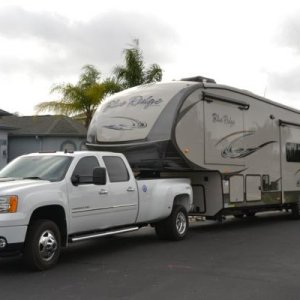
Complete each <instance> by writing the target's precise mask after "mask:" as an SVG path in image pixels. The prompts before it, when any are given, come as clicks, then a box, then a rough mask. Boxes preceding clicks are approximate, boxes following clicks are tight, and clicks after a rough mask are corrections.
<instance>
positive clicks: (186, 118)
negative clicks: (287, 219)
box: [87, 76, 300, 219]
mask: <svg viewBox="0 0 300 300" xmlns="http://www.w3.org/2000/svg"><path fill="white" fill-rule="evenodd" d="M87 145H88V148H89V149H90V150H101V151H114V152H122V153H124V154H125V155H126V157H127V159H128V160H129V163H130V164H131V166H132V168H133V169H134V170H135V171H136V173H137V174H138V176H140V177H150V178H151V176H153V177H189V178H190V179H191V180H192V186H193V194H194V202H193V207H192V210H191V211H190V214H191V215H197V216H200V217H203V218H206V219H222V218H223V217H224V216H226V215H234V216H236V217H244V216H253V215H255V213H257V212H261V211H267V210H291V211H292V213H293V214H294V215H295V216H299V214H300V211H299V209H300V112H299V111H297V110H295V109H293V108H290V107H287V106H284V105H281V104H278V103H276V102H273V101H270V100H268V99H265V98H263V97H260V96H257V95H255V94H253V93H251V92H248V91H245V90H240V89H236V88H233V87H229V86H225V85H220V84H216V82H215V81H214V80H212V79H209V78H205V77H201V76H198V77H193V78H185V79H182V80H181V81H173V82H169V83H151V84H147V85H142V86H138V87H135V88H131V89H128V90H125V91H122V92H120V93H117V94H114V95H113V96H111V97H109V98H107V99H106V100H105V101H104V102H103V103H102V105H101V106H100V107H99V109H98V110H97V112H96V113H95V115H94V118H93V120H92V122H91V124H90V127H89V130H88V136H87Z"/></svg>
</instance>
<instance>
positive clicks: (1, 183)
mask: <svg viewBox="0 0 300 300" xmlns="http://www.w3.org/2000/svg"><path fill="white" fill-rule="evenodd" d="M48 184H51V182H50V181H47V180H39V179H17V178H0V194H2V195H3V194H16V193H18V192H19V191H21V190H23V189H27V188H32V187H33V186H44V185H48Z"/></svg>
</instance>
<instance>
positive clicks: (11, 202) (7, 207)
mask: <svg viewBox="0 0 300 300" xmlns="http://www.w3.org/2000/svg"><path fill="white" fill-rule="evenodd" d="M17 208H18V196H0V213H15V212H16V211H17Z"/></svg>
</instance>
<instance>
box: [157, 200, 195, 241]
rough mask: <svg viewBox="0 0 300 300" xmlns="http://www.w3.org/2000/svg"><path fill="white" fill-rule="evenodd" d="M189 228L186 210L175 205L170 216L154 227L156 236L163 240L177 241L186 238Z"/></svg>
mask: <svg viewBox="0 0 300 300" xmlns="http://www.w3.org/2000/svg"><path fill="white" fill-rule="evenodd" d="M188 228H189V219H188V214H187V211H186V209H185V208H184V207H183V206H181V205H175V206H174V207H173V210H172V212H171V215H170V216H169V217H168V218H167V219H165V220H163V221H161V222H159V223H157V224H156V225H155V231H156V234H157V236H158V237H159V238H160V239H163V240H172V241H179V240H182V239H184V238H185V237H186V235H187V233H188Z"/></svg>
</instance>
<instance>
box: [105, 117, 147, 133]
mask: <svg viewBox="0 0 300 300" xmlns="http://www.w3.org/2000/svg"><path fill="white" fill-rule="evenodd" d="M112 119H119V120H120V123H118V124H110V125H104V126H103V127H105V128H107V129H112V130H133V129H141V128H146V127H147V123H146V122H142V121H139V120H136V119H132V118H126V117H112Z"/></svg>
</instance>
